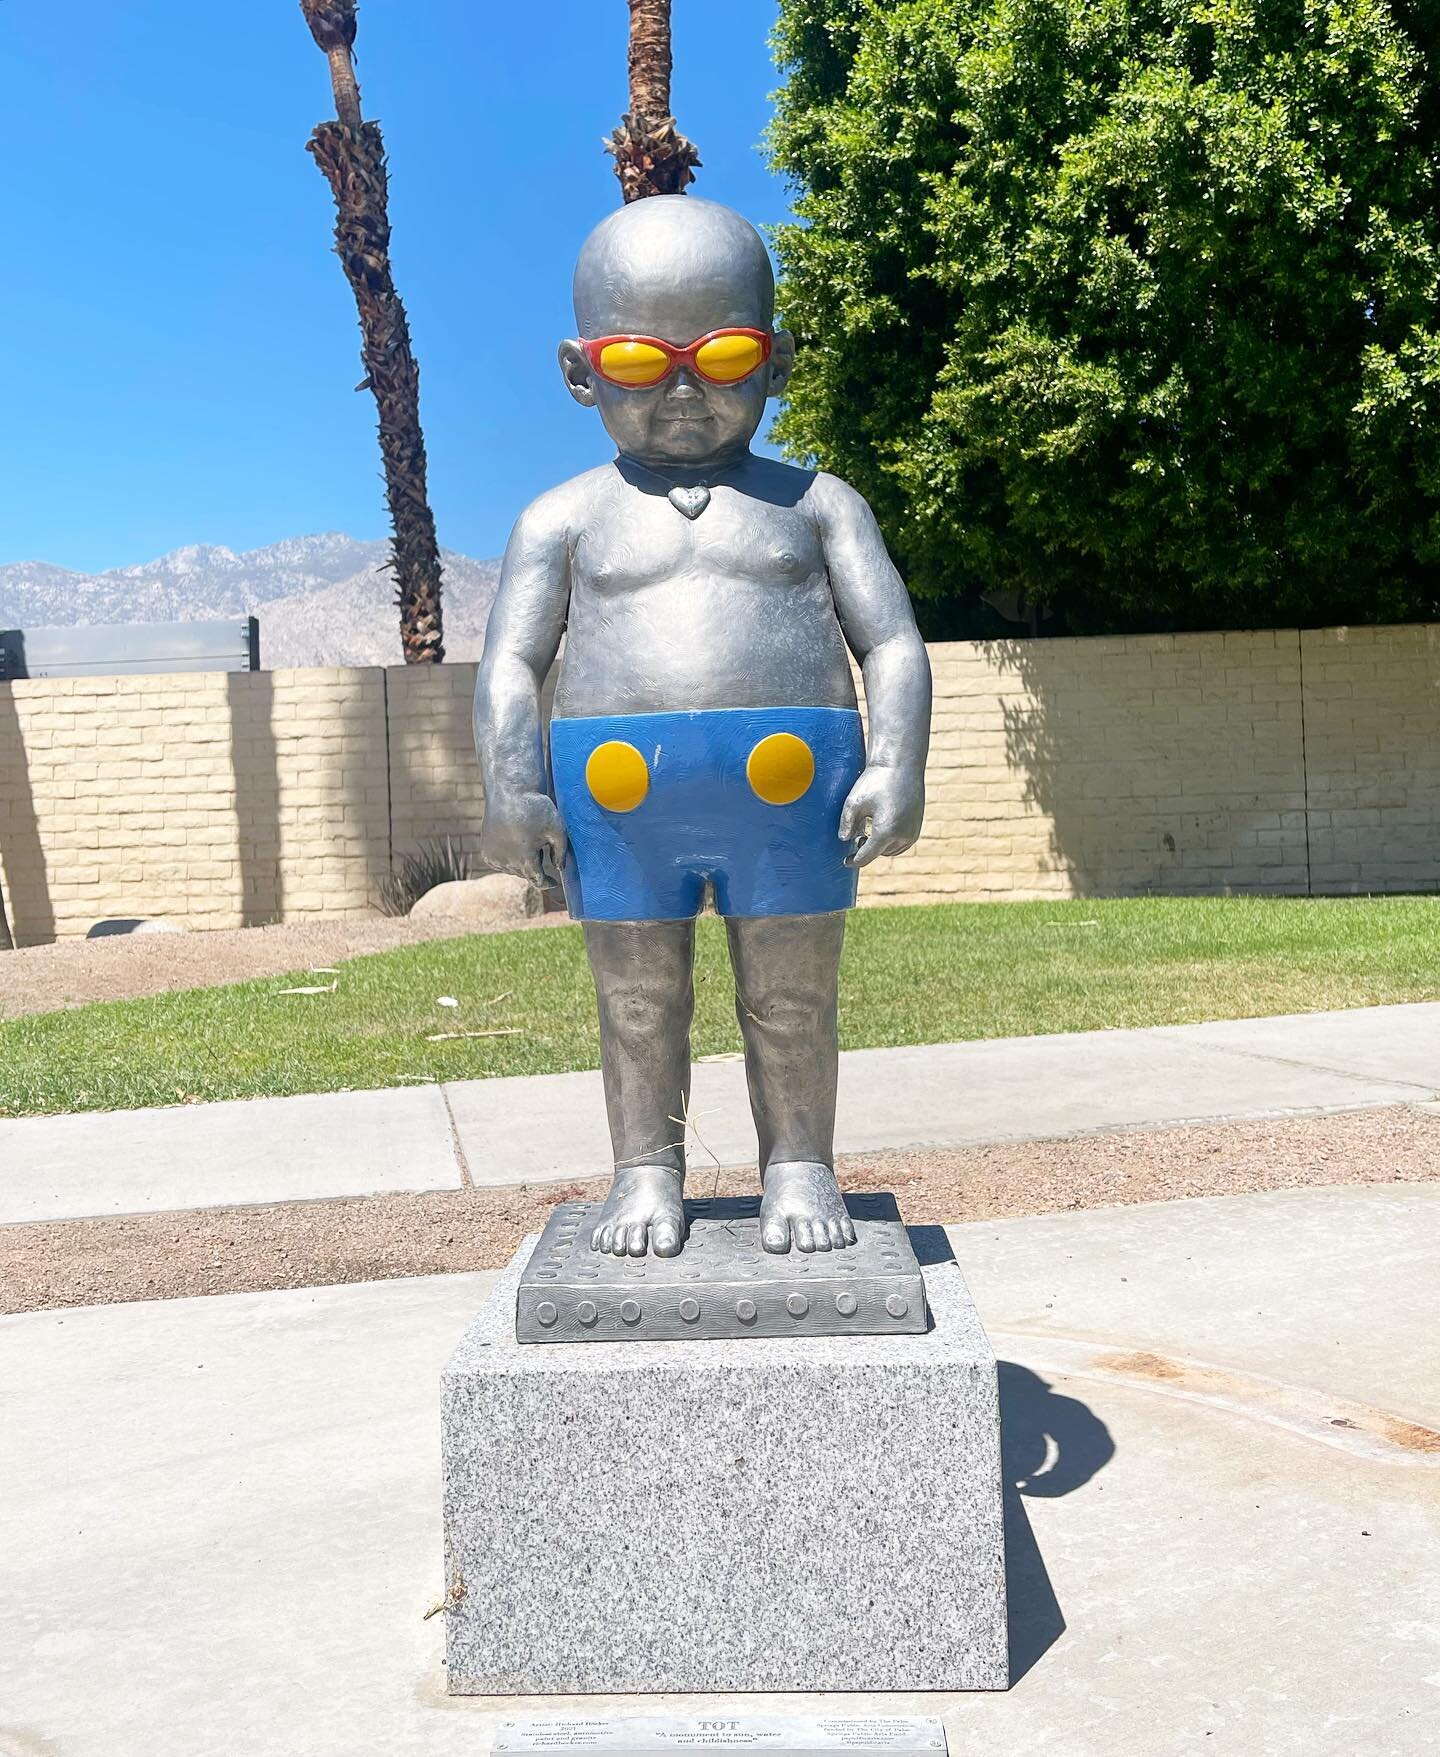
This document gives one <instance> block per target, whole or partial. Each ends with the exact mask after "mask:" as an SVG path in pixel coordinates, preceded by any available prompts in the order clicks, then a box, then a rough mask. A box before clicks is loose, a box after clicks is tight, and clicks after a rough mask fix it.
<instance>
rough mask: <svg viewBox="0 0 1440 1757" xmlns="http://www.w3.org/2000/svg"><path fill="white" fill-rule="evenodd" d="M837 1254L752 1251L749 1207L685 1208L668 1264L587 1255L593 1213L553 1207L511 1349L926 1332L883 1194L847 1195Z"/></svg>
mask: <svg viewBox="0 0 1440 1757" xmlns="http://www.w3.org/2000/svg"><path fill="white" fill-rule="evenodd" d="M846 1206H847V1207H848V1208H849V1210H850V1216H851V1218H852V1219H853V1220H854V1222H855V1233H856V1242H855V1243H854V1244H853V1245H849V1246H847V1247H846V1249H844V1250H843V1251H815V1252H804V1251H795V1250H792V1251H789V1252H787V1253H786V1255H784V1256H783V1257H782V1256H775V1255H772V1254H771V1253H770V1252H769V1251H767V1250H765V1249H764V1248H763V1247H762V1246H761V1243H760V1202H759V1198H758V1197H717V1198H714V1199H712V1200H709V1201H698V1202H687V1203H686V1204H685V1213H686V1218H687V1220H688V1222H689V1228H690V1230H689V1234H688V1236H687V1238H686V1240H685V1246H684V1249H683V1250H682V1251H681V1253H680V1255H679V1256H678V1257H612V1256H609V1255H608V1254H606V1253H604V1252H601V1251H596V1250H592V1249H591V1248H590V1234H591V1232H592V1231H593V1230H594V1227H595V1220H596V1216H597V1215H598V1214H599V1212H600V1204H599V1203H598V1202H563V1203H561V1204H560V1205H559V1206H558V1207H557V1208H556V1209H555V1210H554V1211H553V1213H552V1214H551V1216H550V1219H549V1221H548V1222H547V1223H546V1226H545V1230H544V1232H543V1233H542V1234H541V1235H540V1242H539V1243H538V1244H537V1245H536V1247H535V1250H534V1252H533V1253H532V1255H531V1257H530V1261H529V1262H528V1263H527V1264H526V1266H525V1271H524V1273H523V1275H522V1276H521V1278H520V1287H519V1292H518V1294H517V1295H516V1301H515V1339H516V1341H517V1342H679V1341H697V1340H708V1341H716V1340H727V1341H728V1340H734V1339H735V1338H737V1337H745V1336H855V1335H868V1336H877V1335H880V1336H884V1335H890V1336H905V1335H918V1334H919V1333H921V1332H922V1331H924V1330H925V1329H926V1328H927V1326H928V1324H929V1312H928V1311H927V1309H926V1305H925V1283H924V1281H923V1280H922V1279H921V1276H920V1265H919V1264H918V1263H917V1262H916V1260H915V1252H914V1250H913V1249H912V1247H911V1244H910V1238H909V1235H908V1234H907V1232H906V1230H905V1228H904V1226H903V1225H902V1223H901V1220H900V1215H899V1211H898V1210H897V1208H896V1206H895V1198H894V1197H893V1196H891V1195H879V1194H876V1195H863V1196H849V1197H847V1198H846Z"/></svg>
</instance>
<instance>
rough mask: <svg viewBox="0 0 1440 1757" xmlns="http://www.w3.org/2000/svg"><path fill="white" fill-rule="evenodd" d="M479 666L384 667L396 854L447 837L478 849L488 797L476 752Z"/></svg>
mask: <svg viewBox="0 0 1440 1757" xmlns="http://www.w3.org/2000/svg"><path fill="white" fill-rule="evenodd" d="M475 670H476V668H475V666H474V665H439V666H436V665H403V666H397V667H395V668H394V669H393V670H390V671H387V672H386V674H385V677H386V689H387V692H388V696H389V713H390V801H391V804H390V810H391V824H392V833H393V836H394V844H395V852H396V853H397V854H399V853H401V852H402V851H405V850H409V849H413V848H414V847H415V846H416V845H417V843H420V842H426V841H439V840H441V839H443V838H444V837H447V836H448V837H450V838H451V839H452V840H454V841H455V842H457V843H459V844H460V845H461V846H462V847H463V848H466V849H467V850H469V851H470V852H472V853H473V852H474V851H475V850H476V849H478V847H479V846H480V820H481V818H482V817H483V815H484V809H485V795H484V791H483V789H482V788H481V785H480V764H479V762H478V761H477V759H476V756H475V742H474V734H473V732H472V730H471V706H472V702H473V699H474V695H475Z"/></svg>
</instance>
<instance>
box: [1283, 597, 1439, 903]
mask: <svg viewBox="0 0 1440 1757" xmlns="http://www.w3.org/2000/svg"><path fill="white" fill-rule="evenodd" d="M1300 649H1301V653H1302V655H1303V659H1304V666H1305V775H1306V790H1307V796H1308V804H1309V812H1308V818H1307V822H1308V827H1309V836H1310V877H1311V882H1312V884H1313V886H1314V889H1315V890H1316V891H1330V892H1337V891H1338V892H1356V891H1430V890H1434V889H1436V888H1437V885H1440V626H1436V625H1435V624H1433V623H1432V624H1427V625H1425V626H1423V627H1409V628H1321V629H1313V630H1311V629H1307V630H1306V631H1305V632H1304V633H1303V634H1302V635H1301V636H1300Z"/></svg>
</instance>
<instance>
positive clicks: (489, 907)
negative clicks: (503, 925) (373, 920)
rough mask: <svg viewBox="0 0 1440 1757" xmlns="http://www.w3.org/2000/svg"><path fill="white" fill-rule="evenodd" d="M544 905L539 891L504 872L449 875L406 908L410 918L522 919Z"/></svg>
mask: <svg viewBox="0 0 1440 1757" xmlns="http://www.w3.org/2000/svg"><path fill="white" fill-rule="evenodd" d="M544 907H545V899H544V896H543V894H542V893H541V892H540V891H538V890H536V888H535V886H534V885H532V884H529V883H527V881H526V880H525V879H522V878H516V877H514V876H513V874H511V873H508V872H487V873H486V874H485V875H484V876H483V877H481V878H473V879H452V880H451V881H450V882H449V883H448V884H444V885H436V886H435V888H434V890H431V891H426V893H425V895H424V896H423V897H421V898H420V899H419V900H418V902H416V904H415V905H414V907H413V908H412V909H411V911H410V916H411V919H412V920H414V921H438V920H446V921H482V922H486V923H492V922H496V921H525V920H527V919H528V918H529V917H530V916H532V915H539V914H540V913H541V911H542V910H543V909H544Z"/></svg>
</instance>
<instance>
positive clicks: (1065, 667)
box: [864, 630, 1440, 902]
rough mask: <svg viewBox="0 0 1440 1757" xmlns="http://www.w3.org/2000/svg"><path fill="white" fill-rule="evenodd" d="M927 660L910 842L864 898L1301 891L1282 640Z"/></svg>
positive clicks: (1292, 656) (1260, 636)
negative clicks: (929, 685)
mask: <svg viewBox="0 0 1440 1757" xmlns="http://www.w3.org/2000/svg"><path fill="white" fill-rule="evenodd" d="M930 651H931V662H932V664H933V667H934V673H935V715H934V729H933V735H932V744H931V758H930V766H929V773H928V777H927V783H928V792H929V807H928V810H927V812H926V820H925V833H924V835H923V836H922V837H921V839H920V841H919V842H918V843H917V844H916V846H915V847H914V849H912V850H911V851H910V852H909V853H908V854H904V855H901V856H900V857H899V858H898V859H896V860H893V861H885V862H880V863H879V864H878V865H877V866H876V867H872V868H870V869H869V873H868V875H867V878H866V881H865V886H864V894H865V900H866V901H869V902H900V901H913V902H920V901H925V902H937V901H940V900H942V899H945V898H953V897H956V896H972V897H996V898H999V897H1042V896H1064V897H1068V896H1080V895H1087V894H1100V893H1108V894H1126V893H1133V892H1147V891H1155V892H1176V891H1191V892H1205V891H1226V890H1247V891H1274V892H1301V893H1303V892H1305V891H1306V889H1307V888H1308V882H1307V877H1306V855H1305V818H1304V807H1305V779H1304V768H1303V744H1302V736H1301V685H1300V653H1299V644H1298V636H1297V635H1296V633H1295V631H1293V630H1288V631H1287V630H1282V631H1279V632H1275V631H1271V630H1261V631H1256V632H1246V633H1239V634H1229V633H1222V634H1201V635H1137V636H1125V637H1113V638H1103V639H1090V640H1047V641H994V642H954V643H950V644H946V645H941V646H933V647H932V648H931V650H930ZM1432 875H1433V876H1432V882H1433V878H1434V877H1440V864H1437V865H1436V866H1434V867H1432Z"/></svg>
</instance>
